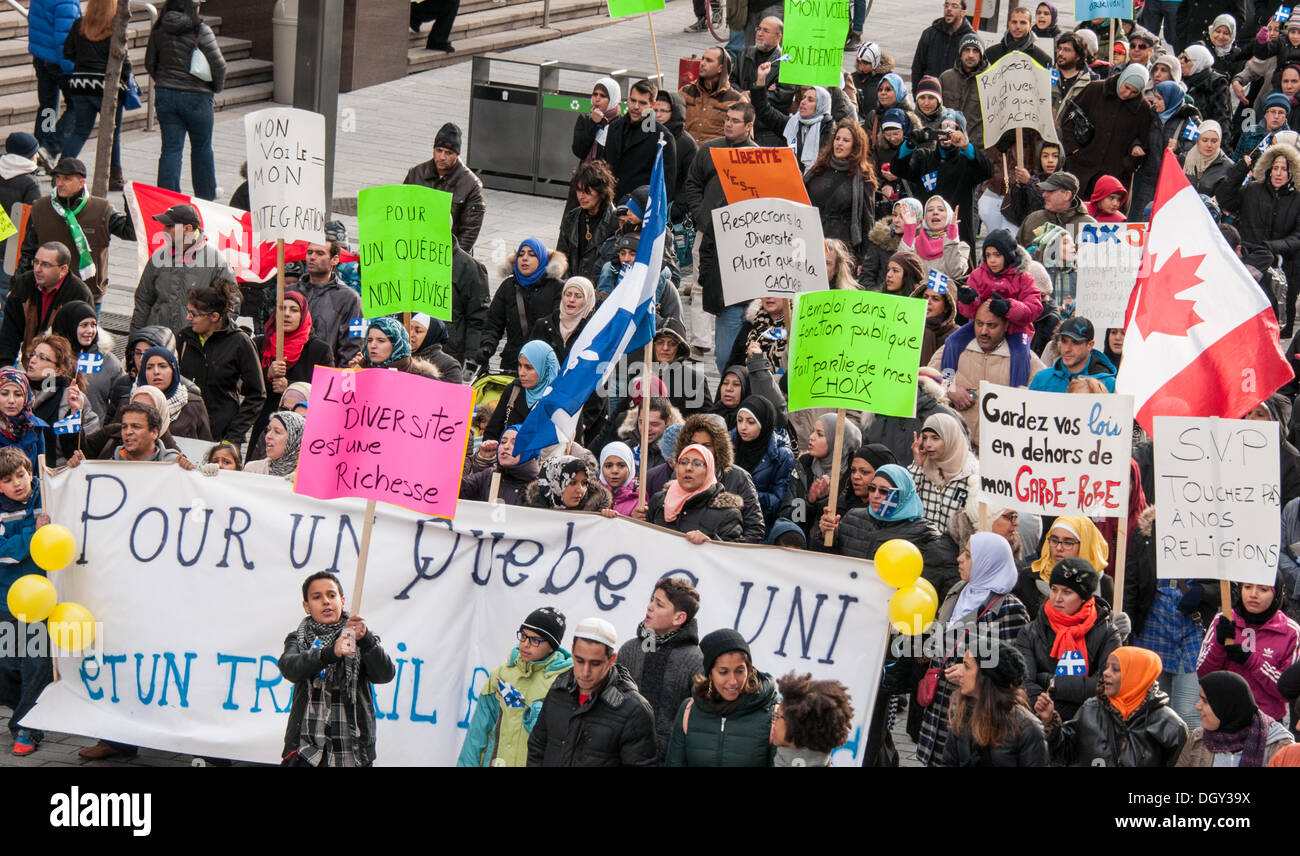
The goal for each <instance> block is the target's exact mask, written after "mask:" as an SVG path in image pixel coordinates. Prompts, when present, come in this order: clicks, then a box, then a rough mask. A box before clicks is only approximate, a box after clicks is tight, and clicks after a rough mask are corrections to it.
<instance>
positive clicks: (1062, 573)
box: [1049, 558, 1101, 600]
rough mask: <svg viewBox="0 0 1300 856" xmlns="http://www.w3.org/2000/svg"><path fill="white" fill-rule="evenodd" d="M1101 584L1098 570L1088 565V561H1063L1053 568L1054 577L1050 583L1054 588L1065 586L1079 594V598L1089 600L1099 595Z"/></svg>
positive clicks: (1076, 559) (1075, 559) (1077, 559)
mask: <svg viewBox="0 0 1300 856" xmlns="http://www.w3.org/2000/svg"><path fill="white" fill-rule="evenodd" d="M1100 582H1101V577H1100V576H1098V574H1097V569H1096V568H1094V567H1093V566H1092V565H1090V564H1088V560H1087V559H1079V558H1074V559H1062V560H1061V561H1059V562H1057V563H1056V567H1054V568H1052V577H1051V579H1050V580H1049V583H1050V584H1051V585H1054V586H1065V587H1066V588H1068V589H1072V590H1073V591H1075V592H1076V593H1078V595H1079V597H1081V598H1083V599H1084V600H1087V599H1088V598H1090V597H1092V596H1093V595H1095V594H1096V593H1097V584H1098V583H1100Z"/></svg>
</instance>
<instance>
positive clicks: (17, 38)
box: [0, 4, 221, 67]
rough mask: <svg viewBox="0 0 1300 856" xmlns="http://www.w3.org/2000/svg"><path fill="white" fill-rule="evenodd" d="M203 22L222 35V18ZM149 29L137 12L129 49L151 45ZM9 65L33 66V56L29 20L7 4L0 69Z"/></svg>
mask: <svg viewBox="0 0 1300 856" xmlns="http://www.w3.org/2000/svg"><path fill="white" fill-rule="evenodd" d="M203 20H204V21H206V22H207V23H208V26H210V27H211V28H212V32H214V33H216V34H217V35H218V36H220V35H221V19H220V18H218V17H216V16H213V15H204V16H203ZM149 29H150V27H149V16H148V15H146V14H145V13H144V12H136V13H135V15H134V16H132V19H131V22H130V23H129V24H127V28H126V43H127V47H139V48H141V49H143V48H144V47H145V46H146V45H147V44H149ZM8 65H31V55H30V54H29V53H28V52H27V19H26V18H24V17H23V16H22V15H19V14H18V13H17V12H15V11H13V9H11V8H10V7H9V6H8V5H7V4H6V5H3V6H0V67H3V66H8Z"/></svg>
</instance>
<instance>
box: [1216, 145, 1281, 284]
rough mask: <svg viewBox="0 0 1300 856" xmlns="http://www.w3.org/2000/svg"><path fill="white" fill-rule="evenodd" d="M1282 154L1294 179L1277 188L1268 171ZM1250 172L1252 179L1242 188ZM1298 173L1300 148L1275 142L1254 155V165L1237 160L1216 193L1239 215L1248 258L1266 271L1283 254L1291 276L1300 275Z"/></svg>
mask: <svg viewBox="0 0 1300 856" xmlns="http://www.w3.org/2000/svg"><path fill="white" fill-rule="evenodd" d="M1279 157H1284V158H1286V161H1287V166H1288V167H1289V169H1290V175H1291V179H1290V180H1289V181H1288V182H1287V183H1286V184H1284V185H1282V186H1281V187H1278V188H1275V187H1273V185H1272V182H1271V181H1269V175H1268V173H1269V170H1270V169H1272V167H1273V161H1274V160H1276V159H1277V158H1279ZM1247 174H1249V175H1250V176H1251V178H1252V179H1253V180H1252V181H1251V182H1250V184H1247V185H1246V186H1245V187H1243V186H1242V182H1243V181H1244V180H1245V178H1246V175H1247ZM1296 176H1300V151H1297V150H1296V148H1295V147H1294V146H1286V145H1273V146H1269V147H1268V149H1266V150H1265V151H1264V154H1263V155H1261V156H1260V157H1258V158H1255V159H1254V163H1253V165H1247V163H1246V160H1245V158H1243V159H1242V160H1240V161H1239V162H1238V163H1236V164H1235V165H1234V166H1233V167H1232V168H1231V169H1230V170H1228V174H1227V176H1225V177H1224V179H1223V181H1221V182H1220V183H1219V187H1218V189H1217V193H1216V197H1217V199H1218V200H1219V204H1220V205H1221V206H1223V208H1224V210H1225V211H1231V212H1232V213H1234V214H1236V215H1237V229H1238V231H1240V232H1241V240H1242V244H1244V245H1245V248H1246V251H1247V257H1248V258H1249V259H1252V260H1251V261H1250V263H1251V264H1254V265H1255V267H1258V268H1260V269H1261V270H1263V269H1265V268H1267V267H1270V266H1271V265H1272V264H1273V262H1274V258H1273V257H1274V256H1278V255H1280V256H1282V257H1283V262H1284V264H1285V265H1286V268H1287V277H1288V279H1289V278H1290V277H1291V276H1293V275H1300V270H1297V266H1296V260H1297V258H1300V193H1296V185H1295V179H1296ZM1257 262H1258V263H1257ZM1259 263H1262V266H1261V264H1259Z"/></svg>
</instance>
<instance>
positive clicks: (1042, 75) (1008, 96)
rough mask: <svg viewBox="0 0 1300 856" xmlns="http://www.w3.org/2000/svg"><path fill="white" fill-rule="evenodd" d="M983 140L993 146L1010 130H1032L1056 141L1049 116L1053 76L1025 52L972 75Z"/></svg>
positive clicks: (1015, 54) (1013, 55) (1052, 123)
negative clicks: (973, 76)
mask: <svg viewBox="0 0 1300 856" xmlns="http://www.w3.org/2000/svg"><path fill="white" fill-rule="evenodd" d="M975 86H976V88H977V89H978V90H979V99H980V109H981V111H982V112H983V114H984V140H985V142H986V143H987V144H988V145H993V143H995V142H997V141H998V140H999V139H1001V138H1002V135H1003V134H1004V133H1006V132H1007V131H1008V130H1009V129H1011V128H1033V129H1034V130H1035V131H1037V132H1038V133H1039V134H1040V135H1042V137H1043V139H1044V140H1047V141H1048V142H1052V143H1055V142H1058V140H1057V136H1056V123H1055V121H1054V119H1053V117H1052V77H1051V72H1049V71H1048V70H1047V68H1046V67H1045V66H1042V65H1039V64H1038V63H1037V62H1035V61H1034V58H1033V57H1031V56H1030V55H1029V54H1027V53H1021V52H1020V51H1012V52H1011V53H1009V54H1007V55H1006V56H1004V57H1002V59H1000V60H998V61H997V62H995V63H993V65H991V66H989V67H988V68H987V69H985V70H984V71H982V72H980V73H979V74H977V75H976V76H975Z"/></svg>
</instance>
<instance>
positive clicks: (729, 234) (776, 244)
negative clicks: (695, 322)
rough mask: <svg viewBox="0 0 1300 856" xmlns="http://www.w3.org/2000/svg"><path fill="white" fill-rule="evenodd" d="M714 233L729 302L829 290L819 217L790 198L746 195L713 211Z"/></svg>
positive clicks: (726, 296) (807, 206) (814, 211)
mask: <svg viewBox="0 0 1300 856" xmlns="http://www.w3.org/2000/svg"><path fill="white" fill-rule="evenodd" d="M713 237H714V240H715V241H716V242H717V251H718V268H719V270H720V271H721V272H722V299H723V302H725V303H726V304H727V305H728V306H731V305H733V304H736V303H742V302H745V301H748V300H753V299H754V298H756V297H787V298H792V297H794V296H795V295H796V294H799V293H800V292H803V291H819V290H824V289H826V288H829V285H828V284H827V281H826V244H825V243H824V239H823V236H822V221H821V215H819V214H818V213H817V209H816V208H814V207H813V206H811V205H804V204H802V203H799V202H791V201H790V200H788V199H770V198H760V199H746V200H745V201H743V202H736V203H734V204H732V205H727V206H725V207H722V208H715V209H713Z"/></svg>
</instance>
